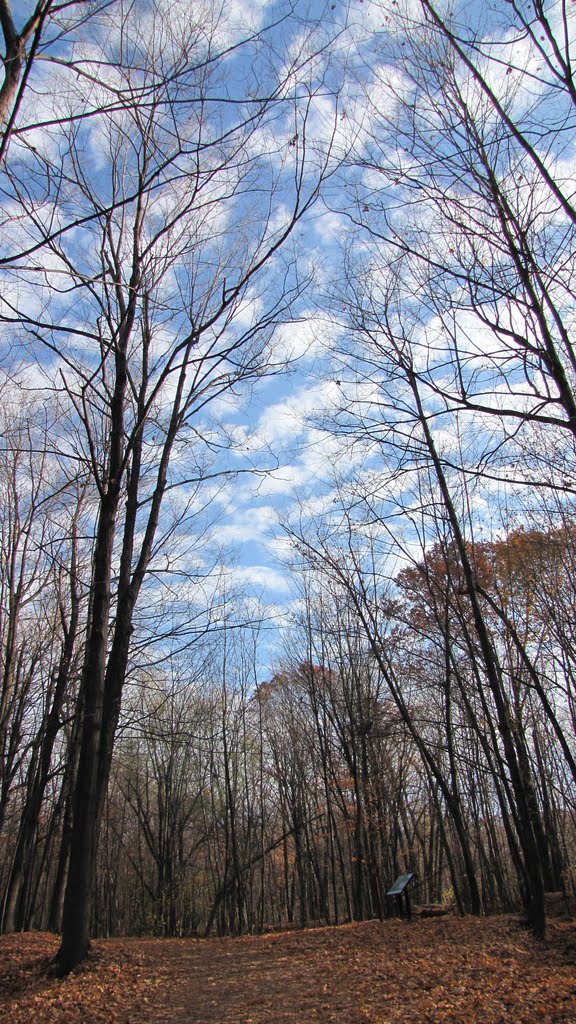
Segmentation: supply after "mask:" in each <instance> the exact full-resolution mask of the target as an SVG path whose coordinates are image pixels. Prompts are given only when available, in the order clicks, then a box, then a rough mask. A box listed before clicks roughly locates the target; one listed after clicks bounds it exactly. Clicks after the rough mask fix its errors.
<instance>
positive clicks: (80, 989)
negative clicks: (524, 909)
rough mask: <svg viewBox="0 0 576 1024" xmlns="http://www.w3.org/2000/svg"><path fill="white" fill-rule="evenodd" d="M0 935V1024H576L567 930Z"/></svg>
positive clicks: (575, 936) (508, 924)
mask: <svg viewBox="0 0 576 1024" xmlns="http://www.w3.org/2000/svg"><path fill="white" fill-rule="evenodd" d="M57 945H58V941H57V939H56V937H55V936H53V935H48V934H43V933H42V934H41V933H28V934H19V935H10V936H4V937H2V938H0V1021H2V1024H30V1022H32V1021H33V1022H34V1024H318V1022H322V1024H324V1022H325V1024H330V1022H334V1021H336V1022H338V1024H392V1022H402V1024H408V1022H409V1024H445V1022H451V1024H469V1022H478V1024H536V1022H538V1024H560V1022H561V1021H562V1022H568V1021H569V1022H571V1024H576V919H575V918H570V919H564V920H562V919H558V920H554V921H552V922H551V923H550V924H549V926H548V931H547V937H546V939H545V940H544V941H543V942H539V941H538V940H536V939H534V938H533V937H532V936H531V934H530V933H529V932H528V931H527V930H526V928H524V927H522V925H521V923H520V922H519V920H518V919H517V918H515V917H513V916H499V917H491V918H483V919H478V918H464V919H463V918H459V917H443V918H427V919H418V918H415V919H413V920H412V921H400V920H388V921H384V922H376V921H370V922H367V923H363V924H350V925H342V926H340V927H338V928H315V929H307V930H305V931H297V932H296V931H294V932H283V933H280V934H278V933H276V934H268V935H261V936H256V937H252V936H250V937H242V938H237V939H205V940H202V939H107V940H98V941H95V942H94V943H93V948H92V952H91V954H90V957H89V959H88V960H87V961H86V962H85V963H84V964H83V965H82V966H81V967H80V968H78V969H77V970H76V971H75V972H73V974H71V975H70V976H69V977H67V978H65V979H63V980H57V979H55V978H53V977H50V975H49V973H48V971H47V969H48V967H49V963H50V960H51V958H52V957H53V956H54V954H55V952H56V949H57Z"/></svg>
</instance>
